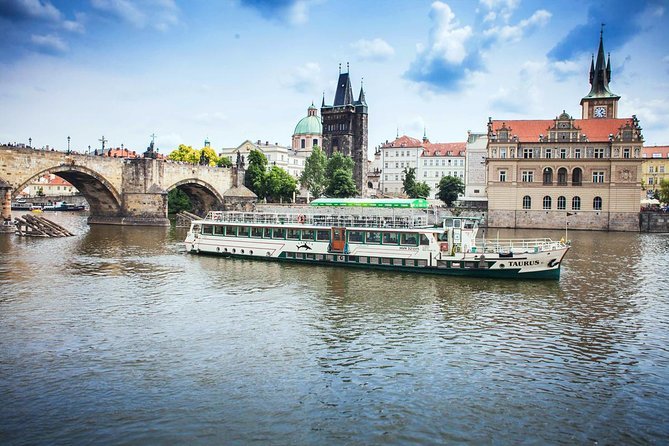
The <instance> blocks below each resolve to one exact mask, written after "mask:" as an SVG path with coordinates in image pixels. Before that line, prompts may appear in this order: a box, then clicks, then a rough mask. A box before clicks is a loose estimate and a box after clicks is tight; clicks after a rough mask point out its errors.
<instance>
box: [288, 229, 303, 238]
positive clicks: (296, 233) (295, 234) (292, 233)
mask: <svg viewBox="0 0 669 446" xmlns="http://www.w3.org/2000/svg"><path fill="white" fill-rule="evenodd" d="M286 238H288V239H291V240H299V239H300V230H299V229H288V231H287V233H286Z"/></svg>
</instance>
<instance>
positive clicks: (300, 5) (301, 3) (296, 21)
mask: <svg viewBox="0 0 669 446" xmlns="http://www.w3.org/2000/svg"><path fill="white" fill-rule="evenodd" d="M308 5H309V2H308V1H307V0H298V1H296V2H295V3H293V4H292V5H291V6H290V8H289V10H288V21H289V22H290V23H291V24H293V25H302V24H304V23H306V22H307V20H308V19H309V15H308V12H309V11H308V9H309V8H308Z"/></svg>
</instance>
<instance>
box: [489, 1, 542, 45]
mask: <svg viewBox="0 0 669 446" xmlns="http://www.w3.org/2000/svg"><path fill="white" fill-rule="evenodd" d="M550 18H551V13H550V12H548V11H546V10H544V9H540V10H538V11H535V12H534V14H532V16H531V17H530V18H529V19H524V20H521V21H520V22H518V24H517V25H504V26H493V27H492V28H489V29H487V30H485V31H484V32H483V35H484V36H485V37H488V38H494V39H496V40H498V41H506V42H519V41H520V40H521V39H522V38H523V37H524V36H525V34H527V33H528V32H530V31H532V30H534V29H536V28H539V27H541V26H544V25H546V24H547V23H548V21H549V20H550Z"/></svg>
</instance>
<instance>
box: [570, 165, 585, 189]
mask: <svg viewBox="0 0 669 446" xmlns="http://www.w3.org/2000/svg"><path fill="white" fill-rule="evenodd" d="M582 183H583V171H582V170H581V168H580V167H576V168H575V169H574V171H573V172H572V173H571V185H572V186H581V185H582Z"/></svg>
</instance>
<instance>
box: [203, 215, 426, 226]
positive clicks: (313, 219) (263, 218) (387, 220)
mask: <svg viewBox="0 0 669 446" xmlns="http://www.w3.org/2000/svg"><path fill="white" fill-rule="evenodd" d="M204 220H205V221H212V222H216V223H249V224H262V225H305V226H323V227H346V228H350V227H356V228H379V229H381V228H397V229H412V228H415V229H418V228H427V227H429V226H428V221H427V215H425V214H421V215H372V214H370V215H364V214H360V215H354V214H348V213H347V214H297V213H285V214H284V213H261V212H232V211H210V212H209V213H208V214H207V216H206V217H205V218H204Z"/></svg>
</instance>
